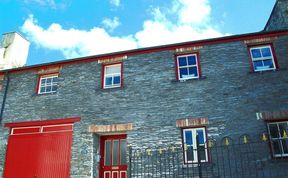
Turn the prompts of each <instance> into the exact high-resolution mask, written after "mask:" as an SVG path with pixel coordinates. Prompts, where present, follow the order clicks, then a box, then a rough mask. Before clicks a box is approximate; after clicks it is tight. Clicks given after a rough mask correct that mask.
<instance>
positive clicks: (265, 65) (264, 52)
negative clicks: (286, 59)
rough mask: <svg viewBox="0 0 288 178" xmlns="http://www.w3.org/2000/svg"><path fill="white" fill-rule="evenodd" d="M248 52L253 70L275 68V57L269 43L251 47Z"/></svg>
mask: <svg viewBox="0 0 288 178" xmlns="http://www.w3.org/2000/svg"><path fill="white" fill-rule="evenodd" d="M250 54H251V60H252V64H253V70H254V71H255V72H258V71H266V70H274V69H276V65H275V59H274V55H273V51H272V48H271V46H270V45H265V46H257V47H251V48H250Z"/></svg>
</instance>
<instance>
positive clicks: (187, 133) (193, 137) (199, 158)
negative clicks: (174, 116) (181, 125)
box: [183, 127, 208, 163]
mask: <svg viewBox="0 0 288 178" xmlns="http://www.w3.org/2000/svg"><path fill="white" fill-rule="evenodd" d="M183 144H184V146H183V148H184V162H185V163H200V162H208V150H207V149H208V148H207V139H206V129H205V128H204V127H201V128H189V129H183Z"/></svg>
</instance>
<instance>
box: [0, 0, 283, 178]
mask: <svg viewBox="0 0 288 178" xmlns="http://www.w3.org/2000/svg"><path fill="white" fill-rule="evenodd" d="M287 9H288V1H287V0H278V1H277V2H276V4H275V7H274V10H273V12H272V14H271V17H270V18H269V20H268V22H267V24H266V26H265V29H264V30H263V31H260V32H256V33H249V34H242V35H234V36H227V37H221V38H215V39H206V40H199V41H189V42H184V43H177V44H171V45H164V46H156V47H149V48H142V49H136V50H129V51H120V52H116V53H110V54H103V55H96V56H88V57H83V58H76V59H69V60H63V61H58V62H52V63H46V64H40V65H33V66H26V67H20V68H15V69H8V70H2V71H1V81H0V82H1V91H0V101H1V113H0V119H1V123H2V125H1V128H0V140H1V143H0V174H2V175H3V177H5V178H15V177H18V178H21V177H23V178H24V177H25V178H26V177H27V178H28V177H29V178H30V177H31V178H32V177H37V178H38V177H40V178H42V177H49V178H50V177H59V178H60V177H61V178H64V177H75V178H76V177H77V178H90V177H105V178H110V177H111V178H112V177H113V178H114V177H119V178H120V177H121V178H124V177H126V176H127V169H128V168H127V167H128V165H127V164H128V163H127V162H128V161H127V159H126V154H127V152H128V151H127V145H129V146H131V147H132V148H139V149H145V148H151V147H157V146H163V147H165V146H167V145H171V144H173V145H180V146H181V145H186V146H187V145H188V146H190V148H192V149H195V147H196V144H197V145H198V146H199V145H200V146H202V147H204V148H207V140H208V139H210V138H213V139H214V138H215V139H217V138H222V137H226V136H229V137H230V138H239V136H241V135H243V134H248V135H250V136H251V137H258V136H259V135H263V134H267V137H268V138H269V144H267V145H266V146H267V148H265V149H270V148H269V145H270V147H271V153H269V154H268V157H269V159H270V160H273V161H274V160H277V159H278V158H283V157H287V156H288V144H287V139H286V136H285V134H286V132H287V131H288V130H287V128H288V125H287V124H288V119H287V118H288V117H287V116H288V112H287V111H288V103H287V102H288V90H287V88H288V78H287V76H288V70H287V67H288V63H287V59H288V53H287V51H288V29H287V27H288V22H287V19H288V18H287V15H288V13H287ZM196 135H198V139H196ZM197 142H198V143H197ZM188 151H189V149H188V150H186V149H183V162H181V163H180V164H184V165H185V164H193V163H199V162H203V163H205V162H208V161H209V159H210V158H209V156H208V151H207V149H206V151H204V157H201V158H202V159H198V158H199V157H198V156H199V155H198V153H197V151H196V152H195V151H194V152H192V154H189V153H188ZM274 163H275V165H276V164H277V161H275V162H273V164H274ZM281 164H283V161H281ZM286 166H287V164H286ZM15 170H17V171H15ZM144 177H145V176H144Z"/></svg>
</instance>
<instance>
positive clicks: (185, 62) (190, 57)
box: [176, 54, 199, 80]
mask: <svg viewBox="0 0 288 178" xmlns="http://www.w3.org/2000/svg"><path fill="white" fill-rule="evenodd" d="M176 60H177V73H178V76H177V77H178V80H187V79H195V78H199V62H198V56H197V54H187V55H179V56H177V59H176Z"/></svg>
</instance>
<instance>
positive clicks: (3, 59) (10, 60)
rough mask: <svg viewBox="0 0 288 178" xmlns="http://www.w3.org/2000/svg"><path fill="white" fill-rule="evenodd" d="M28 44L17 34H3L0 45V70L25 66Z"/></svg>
mask: <svg viewBox="0 0 288 178" xmlns="http://www.w3.org/2000/svg"><path fill="white" fill-rule="evenodd" d="M29 46H30V42H29V41H28V40H26V39H25V38H24V37H23V36H21V35H20V34H19V33H17V32H10V33H4V34H3V35H2V42H1V45H0V70H3V69H11V68H17V67H22V66H24V65H25V64H26V61H27V57H28V51H29Z"/></svg>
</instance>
